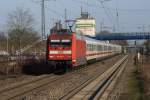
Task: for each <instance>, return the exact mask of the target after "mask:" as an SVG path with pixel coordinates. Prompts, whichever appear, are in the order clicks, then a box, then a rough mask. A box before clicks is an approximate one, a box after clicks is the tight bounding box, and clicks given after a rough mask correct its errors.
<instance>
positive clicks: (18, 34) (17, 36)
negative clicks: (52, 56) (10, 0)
mask: <svg viewBox="0 0 150 100" xmlns="http://www.w3.org/2000/svg"><path fill="white" fill-rule="evenodd" d="M7 25H8V36H9V41H10V50H12V48H13V51H15V50H18V49H21V48H23V47H25V46H27V45H28V44H30V43H32V42H34V41H36V40H37V39H38V38H39V36H38V34H37V32H36V31H35V30H34V26H35V20H34V18H33V16H32V14H31V13H30V11H29V10H25V9H23V8H17V9H16V10H14V11H13V12H11V13H9V15H8V21H7ZM14 49H15V50H14Z"/></svg>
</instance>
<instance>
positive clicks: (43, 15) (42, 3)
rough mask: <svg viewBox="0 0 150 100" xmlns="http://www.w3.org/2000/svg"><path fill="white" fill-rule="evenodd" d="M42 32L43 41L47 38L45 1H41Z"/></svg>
mask: <svg viewBox="0 0 150 100" xmlns="http://www.w3.org/2000/svg"><path fill="white" fill-rule="evenodd" d="M41 32H42V39H43V38H45V0H42V1H41Z"/></svg>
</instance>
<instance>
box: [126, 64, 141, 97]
mask: <svg viewBox="0 0 150 100" xmlns="http://www.w3.org/2000/svg"><path fill="white" fill-rule="evenodd" d="M138 67H139V66H134V70H133V71H132V73H131V75H130V78H129V80H128V85H129V92H130V94H131V95H132V96H131V98H132V99H131V100H143V98H142V97H143V96H142V95H143V86H142V80H141V77H140V72H139V71H138Z"/></svg>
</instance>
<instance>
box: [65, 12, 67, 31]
mask: <svg viewBox="0 0 150 100" xmlns="http://www.w3.org/2000/svg"><path fill="white" fill-rule="evenodd" d="M66 20H67V9H65V28H66V29H67V22H66Z"/></svg>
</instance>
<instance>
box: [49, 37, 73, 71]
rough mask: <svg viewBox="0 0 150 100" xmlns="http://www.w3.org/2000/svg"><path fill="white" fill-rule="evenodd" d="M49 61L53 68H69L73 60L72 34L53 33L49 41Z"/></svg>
mask: <svg viewBox="0 0 150 100" xmlns="http://www.w3.org/2000/svg"><path fill="white" fill-rule="evenodd" d="M47 44H48V45H47V48H48V50H47V51H48V52H47V53H48V54H47V61H48V63H49V64H50V65H51V67H53V69H65V70H66V69H67V68H68V67H69V66H71V60H72V34H64V35H62V34H52V35H50V37H49V38H48V43H47Z"/></svg>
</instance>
